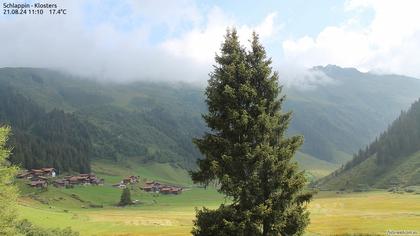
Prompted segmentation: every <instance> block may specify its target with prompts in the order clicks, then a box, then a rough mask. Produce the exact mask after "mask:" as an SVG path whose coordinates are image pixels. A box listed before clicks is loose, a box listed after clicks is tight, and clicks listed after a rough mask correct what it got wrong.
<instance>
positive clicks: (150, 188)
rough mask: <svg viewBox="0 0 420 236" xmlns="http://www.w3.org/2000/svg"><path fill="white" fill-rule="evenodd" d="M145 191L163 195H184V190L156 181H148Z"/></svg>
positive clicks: (144, 187)
mask: <svg viewBox="0 0 420 236" xmlns="http://www.w3.org/2000/svg"><path fill="white" fill-rule="evenodd" d="M142 189H143V191H145V192H155V193H162V194H180V193H182V188H180V187H175V186H170V185H164V184H161V183H159V182H156V181H148V182H146V184H145V186H143V188H142Z"/></svg>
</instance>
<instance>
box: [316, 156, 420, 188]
mask: <svg viewBox="0 0 420 236" xmlns="http://www.w3.org/2000/svg"><path fill="white" fill-rule="evenodd" d="M375 162H376V157H374V156H373V157H371V158H368V159H366V160H365V161H363V162H362V163H360V164H359V165H357V166H355V167H353V168H351V169H350V170H348V171H345V172H343V173H341V174H340V175H339V176H334V177H331V176H330V177H328V178H327V179H324V180H320V181H321V182H320V183H319V185H320V186H321V187H322V188H323V189H338V188H342V187H343V186H345V187H346V188H355V187H356V186H357V184H358V183H364V184H368V185H370V186H371V187H377V188H384V187H386V186H390V184H392V182H398V183H400V185H403V186H410V185H420V182H419V181H420V152H416V153H414V154H412V155H410V156H407V157H405V158H400V159H398V160H397V162H396V163H393V165H392V166H389V168H388V169H386V170H381V171H380V172H378V170H377V165H376V163H375Z"/></svg>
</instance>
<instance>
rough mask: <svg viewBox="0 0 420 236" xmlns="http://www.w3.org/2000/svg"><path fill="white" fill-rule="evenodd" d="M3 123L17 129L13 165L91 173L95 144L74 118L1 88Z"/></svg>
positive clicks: (0, 98) (14, 130)
mask: <svg viewBox="0 0 420 236" xmlns="http://www.w3.org/2000/svg"><path fill="white" fill-rule="evenodd" d="M0 124H8V125H10V126H11V127H13V130H12V136H11V138H10V142H9V145H10V146H11V147H13V155H12V157H11V160H12V162H14V163H18V164H20V165H21V166H22V167H24V168H39V167H49V166H53V167H55V168H56V169H58V170H59V171H76V172H81V173H85V172H89V171H90V163H89V157H90V156H91V153H92V144H91V141H90V138H89V135H88V133H87V130H86V126H85V125H84V124H83V123H82V122H80V121H79V120H78V119H77V118H76V117H75V116H74V115H72V114H67V113H64V112H63V111H60V110H57V109H53V110H52V111H50V112H45V111H44V110H43V109H42V108H41V107H39V106H38V105H36V104H34V103H33V102H31V101H30V100H28V99H27V98H25V97H24V96H22V95H21V94H19V93H18V92H16V91H14V89H12V88H10V87H6V86H1V87H0Z"/></svg>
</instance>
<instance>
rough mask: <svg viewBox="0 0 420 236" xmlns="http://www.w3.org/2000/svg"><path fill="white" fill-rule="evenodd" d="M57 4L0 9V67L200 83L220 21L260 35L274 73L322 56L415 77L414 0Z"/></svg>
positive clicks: (418, 48) (419, 35)
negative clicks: (60, 11) (14, 12)
mask: <svg viewBox="0 0 420 236" xmlns="http://www.w3.org/2000/svg"><path fill="white" fill-rule="evenodd" d="M57 4H58V5H59V7H61V8H67V9H68V14H67V15H66V16H48V15H44V16H4V15H2V16H1V17H0V30H1V31H2V32H3V34H2V37H1V38H0V43H1V44H2V45H4V47H3V48H4V50H5V53H2V55H0V66H35V67H52V68H58V69H64V70H66V71H70V72H73V73H77V74H81V75H84V76H93V77H98V78H108V79H121V80H130V79H163V80H187V81H205V80H206V79H207V74H208V72H209V71H210V70H211V65H212V64H213V62H214V54H215V53H216V52H217V51H218V49H219V47H220V43H221V41H222V39H223V34H224V33H225V30H226V28H227V27H231V26H235V27H236V28H237V29H238V32H239V34H240V38H241V42H242V43H243V44H244V45H245V46H246V45H247V43H248V42H247V40H248V39H249V37H250V35H251V32H252V31H254V30H255V31H257V33H259V34H260V36H261V40H262V42H263V44H264V45H265V47H266V48H267V51H268V54H269V56H271V57H272V58H273V67H274V68H275V69H276V70H279V71H280V72H281V73H283V74H284V77H290V74H292V75H293V76H291V77H299V76H301V74H300V73H297V71H304V70H306V69H307V68H310V67H313V66H317V65H326V64H336V65H339V66H343V67H356V68H358V69H359V70H362V71H375V72H377V73H399V74H406V75H410V76H415V77H420V69H419V68H418V66H417V65H418V64H420V16H419V14H418V12H417V10H416V9H420V2H419V1H415V0H401V1H388V0H342V1H332V0H325V1H303V0H295V1H279V0H278V1H274V0H270V1H250V0H246V1H239V0H231V1H226V0H225V1H222V0H215V1H210V0H203V1H198V0H197V1H195V0H173V1H164V0H154V1H152V0H120V1H115V0H92V1H83V0H72V1H65V0H59V1H57ZM33 45H37V46H33ZM6 55H7V56H6ZM417 58H419V59H417ZM290 71H293V73H289V74H288V72H290ZM292 79H293V78H292Z"/></svg>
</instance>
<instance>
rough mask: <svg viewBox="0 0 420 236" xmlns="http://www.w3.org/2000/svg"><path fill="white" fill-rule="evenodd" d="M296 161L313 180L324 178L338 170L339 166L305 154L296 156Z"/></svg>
mask: <svg viewBox="0 0 420 236" xmlns="http://www.w3.org/2000/svg"><path fill="white" fill-rule="evenodd" d="M296 161H297V162H298V164H299V167H300V168H301V169H303V170H306V172H307V173H308V174H309V175H310V177H311V179H319V178H321V177H324V176H326V175H328V174H329V173H331V172H333V171H334V170H335V169H337V168H338V165H337V164H333V163H331V162H327V161H323V160H320V159H318V158H315V157H313V156H311V155H308V154H305V153H303V152H298V153H297V154H296Z"/></svg>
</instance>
